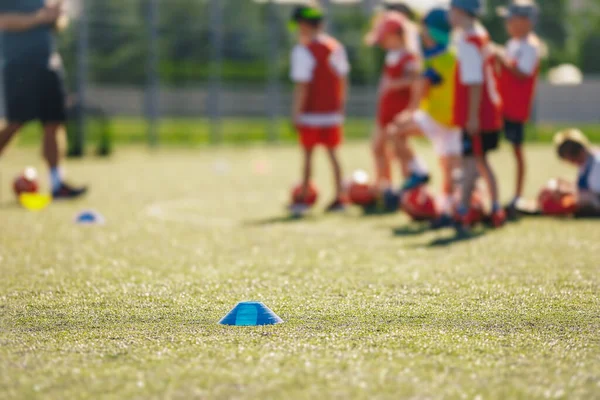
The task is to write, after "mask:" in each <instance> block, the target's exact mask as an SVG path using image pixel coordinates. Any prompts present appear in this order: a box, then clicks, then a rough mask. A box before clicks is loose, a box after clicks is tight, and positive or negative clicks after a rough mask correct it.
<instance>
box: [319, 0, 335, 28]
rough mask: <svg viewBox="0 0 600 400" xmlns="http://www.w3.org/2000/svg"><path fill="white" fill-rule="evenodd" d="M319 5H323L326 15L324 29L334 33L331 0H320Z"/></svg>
mask: <svg viewBox="0 0 600 400" xmlns="http://www.w3.org/2000/svg"><path fill="white" fill-rule="evenodd" d="M321 5H322V7H323V11H325V15H326V16H327V18H326V19H325V29H326V30H327V32H330V33H335V28H334V26H333V15H331V9H332V7H331V0H321Z"/></svg>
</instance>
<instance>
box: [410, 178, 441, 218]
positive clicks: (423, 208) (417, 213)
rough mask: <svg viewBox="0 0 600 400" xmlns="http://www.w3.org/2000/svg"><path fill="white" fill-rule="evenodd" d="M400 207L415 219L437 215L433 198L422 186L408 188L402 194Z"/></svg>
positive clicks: (435, 216)
mask: <svg viewBox="0 0 600 400" xmlns="http://www.w3.org/2000/svg"><path fill="white" fill-rule="evenodd" d="M402 209H403V210H404V212H406V213H407V214H408V215H409V216H410V217H411V218H412V219H413V220H415V221H430V220H434V219H436V218H437V217H439V213H438V210H437V207H436V204H435V198H434V197H433V195H432V194H431V193H429V191H428V190H427V189H426V188H425V187H424V186H421V187H418V188H415V189H412V190H409V191H408V192H406V193H405V194H404V196H402Z"/></svg>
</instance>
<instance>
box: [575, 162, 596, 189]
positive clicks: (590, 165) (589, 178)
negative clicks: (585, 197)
mask: <svg viewBox="0 0 600 400" xmlns="http://www.w3.org/2000/svg"><path fill="white" fill-rule="evenodd" d="M577 186H578V188H579V190H580V191H588V192H592V193H595V194H597V195H600V153H597V154H595V155H594V157H593V158H591V159H590V160H589V161H588V162H587V163H586V164H585V165H584V166H583V167H582V168H581V169H580V170H579V179H578V182H577Z"/></svg>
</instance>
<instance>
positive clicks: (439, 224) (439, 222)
mask: <svg viewBox="0 0 600 400" xmlns="http://www.w3.org/2000/svg"><path fill="white" fill-rule="evenodd" d="M453 226H454V219H453V218H452V217H451V216H449V215H442V216H441V217H439V218H438V219H435V220H433V221H431V229H433V230H437V229H443V228H451V227H453Z"/></svg>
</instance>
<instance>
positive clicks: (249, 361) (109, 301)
mask: <svg viewBox="0 0 600 400" xmlns="http://www.w3.org/2000/svg"><path fill="white" fill-rule="evenodd" d="M11 150H12V151H10V152H9V153H7V154H6V157H3V159H2V164H1V165H0V168H1V170H0V171H1V173H2V177H3V178H4V181H3V183H2V188H3V194H2V199H1V200H2V206H1V207H0V273H1V279H0V398H2V399H13V398H15V399H17V398H18V399H20V398H24V399H25V398H27V399H36V398H39V399H73V398H84V399H99V398H128V399H148V398H157V399H158V398H172V399H189V398H199V399H202V398H206V399H225V398H237V399H246V398H260V399H307V398H312V399H330V398H339V399H341V398H357V399H367V398H369V399H376V398H382V399H383V398H387V399H400V398H464V399H507V398H522V399H537V398H540V399H541V398H549V399H553V398H558V399H561V398H564V399H567V398H568V399H594V398H598V397H599V396H600V334H599V333H598V332H599V331H600V221H583V220H578V221H566V220H554V219H528V220H523V221H521V222H519V223H515V224H512V225H509V226H508V227H506V228H505V229H503V230H500V231H488V232H484V231H479V235H476V236H475V237H474V238H472V239H470V240H465V241H460V242H455V241H453V240H452V237H453V233H452V232H451V231H449V230H448V231H442V232H437V233H431V232H422V231H421V229H420V227H419V226H418V225H411V224H409V223H408V221H407V220H406V219H405V218H404V217H403V216H401V215H394V216H376V217H361V216H360V215H359V213H358V212H357V210H353V211H352V212H350V215H343V216H342V215H338V216H324V215H322V214H321V213H320V212H319V211H318V210H316V211H315V212H314V214H313V216H312V217H309V218H307V219H305V220H301V221H289V220H286V219H285V218H283V217H284V215H285V213H284V212H283V205H284V203H285V201H286V200H287V194H288V188H289V186H290V185H291V183H293V182H294V181H296V180H297V173H298V172H299V166H298V162H299V157H298V151H297V149H295V148H292V147H281V148H278V147H272V148H253V147H249V148H245V149H206V150H201V151H191V150H172V149H169V150H163V151H158V152H150V151H142V150H140V149H137V150H135V149H130V150H127V149H125V150H120V151H118V152H117V153H116V154H115V156H114V157H113V158H112V159H93V158H91V159H86V160H84V161H71V162H70V163H69V165H68V166H69V172H70V175H69V176H70V178H71V179H72V180H74V181H76V182H82V181H87V182H89V183H91V184H92V192H91V194H90V196H89V197H87V198H86V199H84V200H82V201H80V202H75V203H60V204H54V205H52V206H51V208H49V209H47V210H45V211H44V212H41V213H39V214H34V213H28V212H26V211H24V210H22V209H20V208H18V207H17V206H16V205H14V204H13V203H12V201H13V200H12V194H11V193H8V192H7V187H8V186H9V185H8V182H7V178H8V177H12V176H13V175H15V174H16V173H17V172H18V171H19V170H21V169H22V168H23V167H24V166H26V165H28V164H34V165H38V166H40V167H41V164H40V163H39V161H38V158H37V152H34V151H32V150H27V149H23V148H14V149H11ZM425 154H427V155H429V158H430V160H431V153H430V152H429V151H427V152H426V153H425ZM529 156H530V160H531V179H530V182H529V183H530V186H529V187H530V192H529V194H530V195H533V194H534V193H535V192H536V191H537V188H539V187H541V186H542V184H543V183H544V182H545V181H546V180H548V179H549V178H551V177H554V176H560V175H562V176H565V177H570V176H573V175H574V174H575V171H573V170H570V169H569V168H567V167H565V166H563V165H561V164H560V163H559V162H558V161H556V160H555V158H554V156H553V153H552V150H551V149H550V148H549V147H546V146H543V145H532V146H531V147H530V151H529ZM343 158H344V164H345V166H346V169H347V171H350V170H352V169H355V168H359V167H362V168H365V167H369V166H370V161H369V156H368V152H367V144H366V143H362V142H354V143H352V144H350V145H349V146H347V147H346V148H345V150H344V152H343ZM318 160H319V163H318V168H317V170H318V172H319V177H318V179H317V183H318V184H319V186H320V187H321V188H323V189H322V193H321V194H322V197H321V202H320V207H321V208H322V206H323V205H324V204H325V203H326V201H327V200H329V195H330V191H329V190H328V189H327V188H328V187H329V186H328V184H329V181H330V179H329V171H328V169H327V165H326V164H325V162H324V157H323V156H322V155H321V154H319V158H318ZM494 163H495V165H496V167H497V170H498V171H499V172H500V173H501V175H502V183H503V189H504V190H503V192H504V194H505V195H507V196H508V195H509V194H510V193H509V192H510V191H511V187H512V185H511V182H512V180H511V177H512V171H513V168H512V164H511V160H510V154H509V152H508V149H504V150H503V151H502V152H501V153H500V154H498V155H496V156H495V157H494ZM85 208H94V209H97V210H98V211H100V212H102V213H103V214H104V215H105V217H106V219H107V225H106V226H103V227H101V226H96V227H80V226H75V225H74V224H73V223H72V219H73V216H74V215H75V214H76V212H77V211H80V210H82V209H85ZM242 300H261V301H264V302H265V303H266V304H267V305H268V306H270V307H271V308H272V309H273V310H274V311H275V312H276V313H277V314H278V315H279V316H281V317H282V318H283V319H284V320H285V323H284V324H282V325H278V326H271V327H260V328H248V327H245V328H242V327H238V328H236V327H223V326H220V325H218V324H217V322H218V321H219V319H220V318H221V317H222V316H224V315H225V314H226V313H227V311H228V310H229V309H230V308H231V307H233V306H234V305H235V304H236V302H238V301H242Z"/></svg>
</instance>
